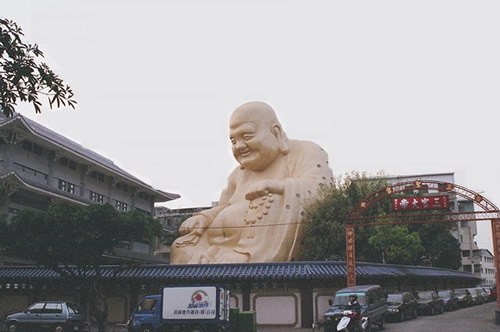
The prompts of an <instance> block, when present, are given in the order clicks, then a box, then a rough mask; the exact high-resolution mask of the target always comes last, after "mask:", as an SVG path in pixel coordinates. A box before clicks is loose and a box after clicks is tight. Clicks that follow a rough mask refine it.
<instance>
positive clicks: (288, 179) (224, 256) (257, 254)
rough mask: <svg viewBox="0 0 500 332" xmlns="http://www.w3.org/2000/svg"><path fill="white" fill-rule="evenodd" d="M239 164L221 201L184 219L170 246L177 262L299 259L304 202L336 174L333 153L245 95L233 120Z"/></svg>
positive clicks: (232, 138)
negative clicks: (293, 135) (292, 132)
mask: <svg viewBox="0 0 500 332" xmlns="http://www.w3.org/2000/svg"><path fill="white" fill-rule="evenodd" d="M229 139H230V141H231V145H232V152H233V155H234V158H235V159H236V160H237V161H238V163H239V164H240V165H239V166H238V167H236V168H235V169H234V170H233V171H232V173H231V174H230V175H229V178H228V184H227V187H226V188H225V189H224V190H223V192H222V194H221V197H220V200H219V202H218V205H217V206H216V207H213V208H211V209H208V210H204V211H202V212H200V213H197V214H195V215H194V216H192V217H191V218H189V219H187V220H186V221H184V222H183V223H182V225H181V226H180V228H179V233H180V235H181V236H180V237H179V238H177V239H176V240H175V241H174V243H173V244H172V247H171V263H172V264H198V263H203V264H206V263H244V262H285V261H293V260H297V259H298V258H299V257H298V254H299V250H300V246H301V245H300V244H301V241H302V236H303V230H304V223H303V220H304V207H305V205H306V204H307V203H308V202H311V200H314V199H315V198H316V193H317V190H318V188H320V187H321V186H323V185H327V184H329V183H331V182H332V181H333V178H332V177H333V175H332V171H331V169H330V167H329V166H328V155H327V154H326V152H325V151H324V150H323V149H322V148H321V147H319V146H318V145H317V144H315V143H312V142H308V141H297V140H290V139H288V138H287V136H286V134H285V132H284V131H283V128H282V127H281V125H280V123H279V121H278V118H277V117H276V114H275V112H274V110H273V109H272V108H271V106H269V105H268V104H266V103H263V102H249V103H245V104H243V105H241V106H239V107H238V108H236V110H235V111H234V112H233V114H232V115H231V118H230V121H229Z"/></svg>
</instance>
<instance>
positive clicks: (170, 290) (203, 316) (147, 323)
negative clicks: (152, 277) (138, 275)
mask: <svg viewBox="0 0 500 332" xmlns="http://www.w3.org/2000/svg"><path fill="white" fill-rule="evenodd" d="M229 297H230V291H229V289H227V288H226V287H224V286H222V285H200V286H167V287H164V288H163V291H162V294H161V295H148V296H145V297H144V298H143V299H142V300H141V301H140V302H139V304H138V305H137V307H136V308H135V309H134V311H133V312H132V315H131V316H130V320H129V323H128V326H129V332H170V331H188V332H220V331H227V330H229Z"/></svg>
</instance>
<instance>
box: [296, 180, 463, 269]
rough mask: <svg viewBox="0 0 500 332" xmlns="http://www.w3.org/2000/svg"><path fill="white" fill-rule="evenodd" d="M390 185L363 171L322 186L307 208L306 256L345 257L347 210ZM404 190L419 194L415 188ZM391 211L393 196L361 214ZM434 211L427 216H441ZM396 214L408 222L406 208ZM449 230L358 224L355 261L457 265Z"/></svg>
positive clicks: (456, 249)
mask: <svg viewBox="0 0 500 332" xmlns="http://www.w3.org/2000/svg"><path fill="white" fill-rule="evenodd" d="M387 185H388V182H387V181H386V180H384V175H383V173H380V174H378V175H377V176H376V177H368V176H367V175H366V174H364V173H358V172H352V173H351V174H347V175H346V176H345V177H344V178H341V177H338V178H336V179H335V181H334V183H333V185H331V186H330V187H327V188H325V189H324V190H322V191H321V192H320V197H319V200H317V201H316V202H314V203H312V204H311V205H309V206H308V207H307V208H306V222H307V225H306V228H305V236H304V246H303V248H302V251H301V257H302V259H304V260H315V261H322V260H345V259H346V248H345V247H346V245H345V221H346V217H347V215H348V214H349V212H350V211H351V210H352V209H353V208H354V207H355V206H356V205H358V204H359V203H360V202H361V201H362V200H363V199H365V198H366V197H367V196H369V195H371V194H373V193H376V192H378V191H379V190H381V189H383V188H385V187H387ZM404 195H405V196H407V195H409V196H415V195H418V194H416V193H413V191H411V192H409V193H408V194H404ZM389 214H393V212H392V208H391V200H390V199H389V198H387V199H382V200H380V201H378V202H377V203H375V204H373V205H372V206H370V207H369V208H368V209H367V210H366V211H364V212H363V216H386V215H389ZM426 214H428V212H426ZM437 215H438V214H436V216H437ZM436 216H431V217H426V218H424V219H427V220H429V221H430V220H432V219H436V218H438V217H436ZM398 218H399V219H398V220H399V221H404V220H405V213H400V214H399V216H398ZM449 230H450V225H448V224H409V225H403V226H397V225H392V226H387V227H382V226H379V227H374V226H370V227H356V228H355V243H356V260H358V261H365V262H386V263H399V264H416V265H431V266H434V267H442V268H450V269H458V268H459V267H460V263H461V258H460V257H461V256H460V253H461V252H460V244H459V243H458V240H457V239H455V238H454V237H453V236H452V235H451V234H450V232H449Z"/></svg>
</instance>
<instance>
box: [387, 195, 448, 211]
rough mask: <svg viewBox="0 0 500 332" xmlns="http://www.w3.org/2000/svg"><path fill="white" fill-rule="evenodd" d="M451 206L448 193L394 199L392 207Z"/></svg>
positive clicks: (399, 209)
mask: <svg viewBox="0 0 500 332" xmlns="http://www.w3.org/2000/svg"><path fill="white" fill-rule="evenodd" d="M449 207H450V202H449V201H448V195H441V196H423V197H406V198H393V199H392V209H393V210H394V211H415V210H432V209H447V208H449Z"/></svg>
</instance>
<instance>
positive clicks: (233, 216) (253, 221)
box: [208, 195, 282, 246]
mask: <svg viewBox="0 0 500 332" xmlns="http://www.w3.org/2000/svg"><path fill="white" fill-rule="evenodd" d="M281 199H282V196H280V195H271V196H265V197H260V198H257V199H255V200H253V201H252V202H249V201H247V200H244V201H242V202H237V203H233V204H231V205H229V206H228V207H227V208H225V209H224V210H222V211H221V212H220V213H219V214H218V215H217V217H216V218H215V220H214V222H213V223H212V225H211V226H210V228H209V229H208V241H209V243H210V244H211V245H227V246H236V245H237V244H238V242H239V240H240V238H241V236H242V234H243V233H244V231H245V230H246V229H248V228H249V227H252V226H253V227H254V229H255V231H256V233H257V234H260V233H262V232H264V233H266V232H269V231H272V229H274V228H273V227H271V229H268V228H269V227H266V226H271V225H273V224H275V223H276V222H277V221H278V220H279V215H280V210H281V209H280V206H281Z"/></svg>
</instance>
